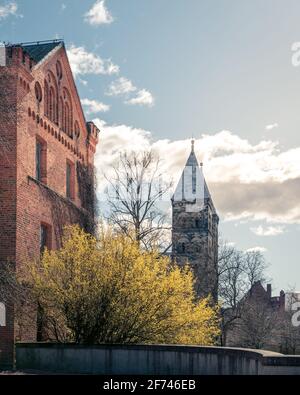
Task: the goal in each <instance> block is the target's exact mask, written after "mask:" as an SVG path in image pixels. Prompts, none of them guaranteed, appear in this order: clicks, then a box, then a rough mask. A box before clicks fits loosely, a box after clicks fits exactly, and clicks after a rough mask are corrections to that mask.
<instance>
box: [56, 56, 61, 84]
mask: <svg viewBox="0 0 300 395" xmlns="http://www.w3.org/2000/svg"><path fill="white" fill-rule="evenodd" d="M56 75H57V78H58V79H59V80H61V79H62V67H61V63H60V61H59V60H58V61H57V62H56Z"/></svg>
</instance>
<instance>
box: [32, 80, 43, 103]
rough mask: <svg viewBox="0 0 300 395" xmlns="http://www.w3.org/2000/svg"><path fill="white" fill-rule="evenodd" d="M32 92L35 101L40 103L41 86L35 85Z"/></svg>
mask: <svg viewBox="0 0 300 395" xmlns="http://www.w3.org/2000/svg"><path fill="white" fill-rule="evenodd" d="M34 92H35V98H36V100H37V101H38V102H39V103H40V102H41V101H42V97H43V95H42V88H41V85H40V84H39V83H38V82H36V83H35V86H34Z"/></svg>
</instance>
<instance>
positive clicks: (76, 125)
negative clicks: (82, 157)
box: [74, 121, 80, 139]
mask: <svg viewBox="0 0 300 395" xmlns="http://www.w3.org/2000/svg"><path fill="white" fill-rule="evenodd" d="M74 134H75V137H76V138H77V139H78V138H79V136H80V129H79V124H78V122H77V121H75V124H74Z"/></svg>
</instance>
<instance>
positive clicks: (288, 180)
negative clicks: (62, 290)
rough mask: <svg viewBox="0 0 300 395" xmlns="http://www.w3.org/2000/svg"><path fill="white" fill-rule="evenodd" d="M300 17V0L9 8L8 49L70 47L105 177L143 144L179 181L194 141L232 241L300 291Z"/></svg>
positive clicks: (0, 7) (4, 36) (2, 28)
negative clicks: (296, 52) (296, 57)
mask: <svg viewBox="0 0 300 395" xmlns="http://www.w3.org/2000/svg"><path fill="white" fill-rule="evenodd" d="M299 15H300V2H299V1H298V0H252V1H240V0H209V1H208V0H206V1H204V0H203V1H201V0H188V1H187V0H164V1H161V0H151V1H149V0H127V1H126V0H106V1H105V2H103V1H98V2H97V1H96V0H90V1H88V0H87V1H80V0H71V1H68V0H64V1H60V0H59V1H58V0H52V1H51V2H48V1H46V0H39V1H38V0H23V1H22V0H16V1H3V0H0V40H3V41H8V42H14V43H15V42H25V41H36V40H43V39H52V38H56V37H58V38H63V39H64V40H65V44H66V47H67V48H68V51H69V55H70V60H71V65H72V67H73V71H74V72H75V75H76V82H77V86H78V89H79V93H80V96H81V98H82V100H83V104H84V108H85V111H86V116H87V118H90V119H94V120H95V121H96V122H98V124H99V126H100V127H101V130H102V132H101V139H100V145H99V149H98V156H97V166H98V168H99V169H101V170H103V169H105V168H106V167H108V166H109V164H110V161H111V158H113V157H114V155H116V153H117V152H119V150H121V149H123V148H124V147H130V146H132V144H133V143H134V146H136V147H141V148H144V147H154V148H156V149H157V150H158V151H159V152H160V154H161V155H162V156H164V157H165V158H166V160H167V162H168V163H167V168H168V169H169V171H170V172H172V175H173V176H174V178H175V179H176V177H178V175H179V173H180V169H181V168H182V166H183V164H184V162H185V159H186V156H187V154H188V151H189V149H190V144H189V139H190V138H191V137H192V136H194V137H195V139H196V143H195V148H196V152H197V156H198V158H199V160H203V161H204V171H205V174H206V178H207V180H208V182H209V185H210V189H211V192H212V194H213V196H214V199H215V205H216V207H217V209H218V211H219V213H220V216H221V226H220V228H221V232H222V235H223V237H224V238H225V239H227V240H228V241H230V242H233V243H235V245H236V246H237V247H238V248H242V249H245V250H246V249H249V248H257V247H260V248H261V249H264V253H265V256H266V258H267V260H268V262H270V268H269V276H270V277H272V278H273V283H274V286H275V287H276V289H277V290H279V289H281V288H283V289H287V288H288V287H289V286H296V288H297V287H298V288H299V289H300V261H299V249H298V242H299V230H300V226H299V224H300V201H299V194H300V133H299V129H300V67H295V66H294V65H293V64H292V61H291V59H292V55H293V52H292V50H291V47H292V45H293V43H295V42H299V41H300V27H299V26H300V25H299Z"/></svg>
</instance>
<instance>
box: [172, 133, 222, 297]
mask: <svg viewBox="0 0 300 395" xmlns="http://www.w3.org/2000/svg"><path fill="white" fill-rule="evenodd" d="M171 200H172V258H173V259H174V260H175V261H176V262H177V263H178V264H179V265H183V264H185V263H186V262H188V263H189V265H190V266H191V267H192V268H193V270H194V273H195V277H196V282H195V289H196V292H197V295H198V296H199V297H205V296H207V295H209V294H210V295H211V296H212V297H213V299H214V301H217V297H218V277H217V265H218V223H219V217H218V215H217V213H216V210H215V207H214V204H213V201H212V198H211V195H210V193H209V190H208V187H207V184H206V181H205V178H204V176H203V172H202V164H201V166H199V164H198V161H197V158H196V155H195V152H194V141H193V140H192V147H191V153H190V156H189V158H188V160H187V162H186V165H185V168H184V170H183V172H182V175H181V178H180V180H179V182H178V185H177V187H176V190H175V193H174V195H173V197H172V199H171Z"/></svg>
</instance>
